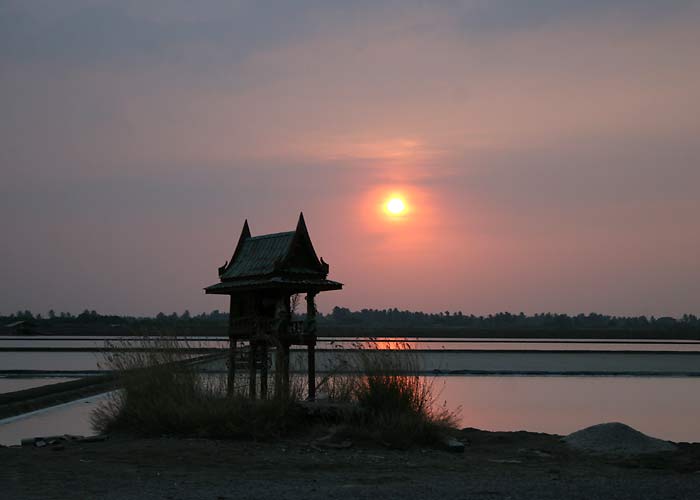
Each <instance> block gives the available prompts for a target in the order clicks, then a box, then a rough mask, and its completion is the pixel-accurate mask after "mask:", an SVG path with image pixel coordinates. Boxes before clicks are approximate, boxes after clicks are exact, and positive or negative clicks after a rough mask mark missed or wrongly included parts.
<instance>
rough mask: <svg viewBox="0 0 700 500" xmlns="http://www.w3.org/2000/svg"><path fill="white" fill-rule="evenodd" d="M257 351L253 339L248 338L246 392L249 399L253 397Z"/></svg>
mask: <svg viewBox="0 0 700 500" xmlns="http://www.w3.org/2000/svg"><path fill="white" fill-rule="evenodd" d="M256 353H257V346H256V345H255V341H254V340H252V339H251V340H250V354H249V359H248V368H249V375H248V376H249V380H248V394H249V396H250V399H255V383H256V380H255V357H256V356H255V355H256Z"/></svg>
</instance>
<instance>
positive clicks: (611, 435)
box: [564, 422, 677, 456]
mask: <svg viewBox="0 0 700 500" xmlns="http://www.w3.org/2000/svg"><path fill="white" fill-rule="evenodd" d="M564 441H565V442H566V444H567V445H568V446H569V447H571V448H574V449H576V450H579V451H584V452H587V453H592V454H607V455H619V456H630V455H641V454H645V453H659V452H669V451H675V450H676V449H677V447H676V445H674V444H673V443H671V442H669V441H663V440H661V439H657V438H654V437H651V436H647V435H646V434H643V433H641V432H639V431H638V430H636V429H633V428H632V427H630V426H628V425H625V424H622V423H619V422H612V423H605V424H598V425H593V426H591V427H586V428H585V429H582V430H580V431H576V432H574V433H571V434H569V435H568V436H566V437H565V438H564Z"/></svg>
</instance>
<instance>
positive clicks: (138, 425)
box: [92, 337, 458, 448]
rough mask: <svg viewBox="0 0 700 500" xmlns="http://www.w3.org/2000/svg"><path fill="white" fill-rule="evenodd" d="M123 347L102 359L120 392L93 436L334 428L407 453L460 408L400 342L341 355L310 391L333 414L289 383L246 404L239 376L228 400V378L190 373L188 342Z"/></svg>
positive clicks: (270, 434)
mask: <svg viewBox="0 0 700 500" xmlns="http://www.w3.org/2000/svg"><path fill="white" fill-rule="evenodd" d="M129 344H130V345H128V346H125V345H124V343H122V344H120V345H119V346H117V349H118V352H113V353H112V354H110V355H108V357H107V359H106V365H107V368H109V369H111V370H113V371H114V372H115V373H116V374H117V376H118V378H119V383H120V387H121V389H120V390H118V391H115V392H114V393H113V394H112V395H111V397H110V398H108V399H107V400H106V401H104V402H103V403H102V404H101V405H99V406H98V408H97V409H96V410H95V411H94V412H93V415H92V424H93V427H94V428H95V429H96V430H98V431H100V432H125V433H130V434H137V435H142V436H161V435H175V436H200V437H212V438H253V439H269V438H275V437H279V436H283V435H288V434H290V433H293V432H296V431H307V432H309V431H311V430H312V428H316V429H317V430H318V427H319V424H320V425H321V426H322V427H323V426H327V425H330V424H332V425H333V426H334V428H335V429H336V433H338V432H339V433H340V434H341V435H344V436H346V437H348V438H352V439H355V440H364V441H371V442H376V443H380V444H384V445H388V446H391V447H396V448H408V447H410V446H413V445H429V446H430V445H436V444H439V443H441V442H442V440H443V438H444V437H445V436H446V435H447V434H449V433H451V432H452V431H454V430H455V429H456V424H457V415H458V412H452V411H449V410H448V409H447V407H446V405H445V404H444V403H443V404H442V405H440V404H438V402H437V399H438V397H439V394H440V393H439V391H436V390H435V382H434V379H430V378H428V377H425V376H421V375H420V363H419V358H418V356H417V355H416V354H415V352H413V351H412V350H411V346H410V344H408V343H403V344H402V343H399V344H395V343H392V344H390V345H389V348H382V349H379V346H377V345H376V343H374V344H370V346H369V347H367V346H363V347H362V348H358V349H352V350H348V351H345V352H339V358H341V359H343V360H344V364H343V366H342V367H341V368H340V369H338V370H336V371H334V372H332V373H331V374H330V375H328V376H327V377H325V378H324V379H323V380H321V382H320V384H319V386H318V389H319V393H325V395H326V397H327V399H328V401H329V402H330V403H331V406H335V407H336V408H339V410H335V411H333V412H332V415H333V416H332V418H325V417H323V416H321V417H319V413H318V412H315V411H313V410H311V409H310V408H311V407H309V408H308V409H307V410H309V411H306V410H305V409H304V407H303V406H302V405H301V404H299V401H300V400H301V399H302V398H303V390H302V389H301V388H300V386H299V384H294V383H293V384H292V388H291V389H292V390H291V394H290V395H289V396H288V397H284V398H276V399H267V400H250V399H249V398H248V395H247V393H246V389H245V388H246V387H247V385H248V384H247V380H246V378H245V377H244V376H241V375H243V374H239V377H238V378H237V381H238V383H239V384H240V387H237V388H236V389H237V390H234V391H233V394H231V395H227V390H226V389H227V388H226V377H225V376H217V375H212V374H205V373H201V372H200V371H198V369H197V367H196V366H194V365H193V364H192V363H191V362H190V360H189V358H188V356H191V354H187V351H186V350H185V351H184V352H183V349H182V348H183V347H185V349H186V348H187V347H191V346H183V343H182V342H181V341H178V340H176V339H172V338H167V337H161V338H157V339H155V340H154V339H142V340H141V341H138V342H136V343H134V342H130V343H129ZM134 344H140V345H141V348H138V347H135V346H134ZM190 352H191V351H190ZM300 381H301V380H299V379H297V380H296V382H300ZM321 406H323V405H321Z"/></svg>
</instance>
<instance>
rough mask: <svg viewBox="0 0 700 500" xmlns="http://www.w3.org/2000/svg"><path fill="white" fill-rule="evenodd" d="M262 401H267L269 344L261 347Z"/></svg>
mask: <svg viewBox="0 0 700 500" xmlns="http://www.w3.org/2000/svg"><path fill="white" fill-rule="evenodd" d="M260 399H267V343H263V344H261V345H260Z"/></svg>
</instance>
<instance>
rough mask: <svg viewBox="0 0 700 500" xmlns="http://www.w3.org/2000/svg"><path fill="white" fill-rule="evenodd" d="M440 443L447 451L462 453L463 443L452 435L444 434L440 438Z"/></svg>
mask: <svg viewBox="0 0 700 500" xmlns="http://www.w3.org/2000/svg"><path fill="white" fill-rule="evenodd" d="M442 444H443V446H444V447H445V449H446V450H447V451H451V452H453V453H464V443H463V442H461V441H457V440H456V439H455V438H453V437H449V436H445V437H444V438H442Z"/></svg>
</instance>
